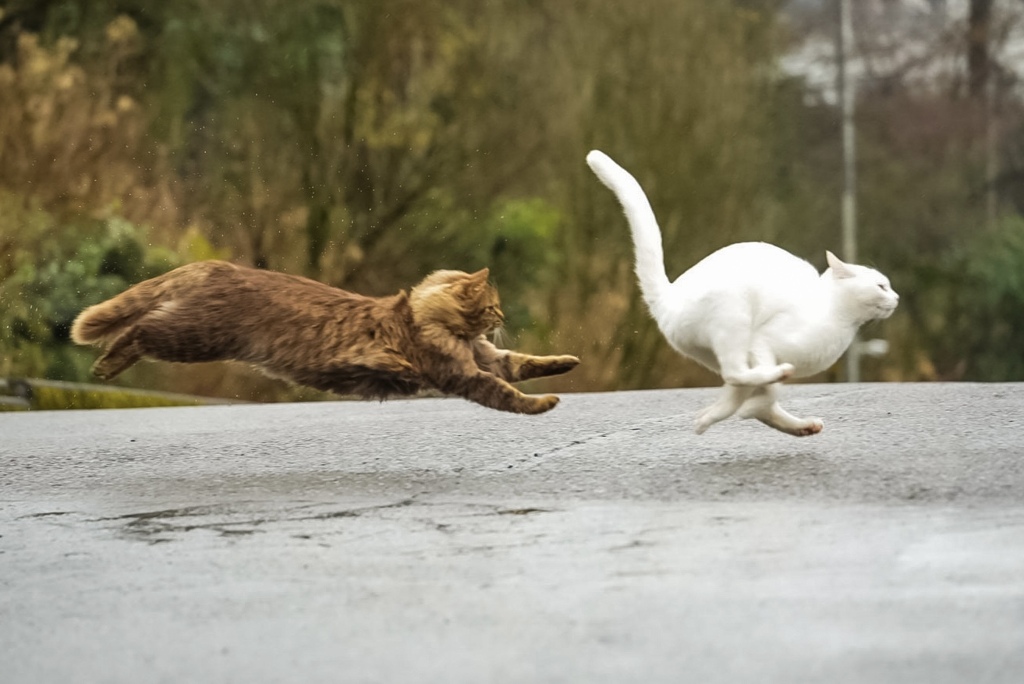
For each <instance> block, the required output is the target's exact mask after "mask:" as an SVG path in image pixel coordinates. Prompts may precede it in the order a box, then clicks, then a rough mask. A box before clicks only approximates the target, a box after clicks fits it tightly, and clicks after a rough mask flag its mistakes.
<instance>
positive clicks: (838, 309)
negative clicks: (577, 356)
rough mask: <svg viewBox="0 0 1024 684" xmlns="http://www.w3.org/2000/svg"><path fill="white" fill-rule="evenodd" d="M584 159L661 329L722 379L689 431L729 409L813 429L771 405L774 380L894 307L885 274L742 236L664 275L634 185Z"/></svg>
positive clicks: (804, 366)
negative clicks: (615, 205) (627, 242)
mask: <svg viewBox="0 0 1024 684" xmlns="http://www.w3.org/2000/svg"><path fill="white" fill-rule="evenodd" d="M587 163H588V164H589V165H590V168H591V169H593V171H594V173H595V174H597V177H598V178H600V179H601V181H602V182H603V183H604V184H605V185H607V186H608V187H609V188H610V189H611V190H612V192H614V193H615V195H616V196H617V197H618V199H619V202H620V203H621V204H622V206H623V209H624V210H625V214H626V218H627V219H628V221H629V226H630V229H631V231H632V233H633V242H634V245H635V248H636V273H637V277H638V279H639V281H640V288H641V290H642V292H643V297H644V301H645V302H646V303H647V306H648V308H649V309H650V311H651V315H652V316H653V317H654V319H655V321H657V323H658V327H659V328H660V329H661V332H662V333H663V334H664V335H665V338H666V339H667V340H668V342H669V344H671V345H672V347H673V348H674V349H675V350H676V351H678V352H679V353H681V354H683V355H685V356H688V357H690V358H692V359H695V360H696V361H698V362H699V363H701V364H703V365H704V366H706V367H707V368H709V369H711V370H713V371H715V372H716V373H718V374H719V375H721V376H722V379H723V380H724V381H725V387H724V392H723V394H722V397H721V398H720V399H719V400H718V401H717V402H715V403H714V404H712V405H711V406H709V407H708V408H707V409H705V410H704V411H703V412H702V413H701V414H700V416H699V417H698V418H697V424H696V428H697V432H698V433H701V432H704V430H706V429H707V428H708V427H710V426H711V425H713V424H714V423H716V422H718V421H720V420H724V419H725V418H728V417H729V416H731V415H733V414H734V413H737V412H738V413H739V415H740V416H742V417H744V418H757V419H758V420H760V421H762V422H764V423H766V424H768V425H770V426H771V427H774V428H776V429H778V430H782V431H783V432H787V433H790V434H794V435H811V434H815V433H817V432H820V431H821V428H822V423H821V421H820V420H818V419H817V418H810V419H801V418H797V417H795V416H792V415H790V414H789V413H786V412H785V411H784V410H783V409H782V407H780V406H779V404H778V401H777V400H776V396H775V395H776V383H778V382H780V381H782V380H785V379H786V378H789V377H803V376H807V375H813V374H814V373H818V372H820V371H823V370H825V369H826V368H828V367H829V366H831V365H832V364H833V363H835V361H836V360H837V359H838V358H839V357H840V356H841V355H842V354H843V352H844V351H846V348H847V347H849V346H850V342H851V341H852V340H853V337H854V335H855V334H856V332H857V329H858V328H859V327H860V326H861V325H863V324H864V323H866V322H868V321H871V320H875V319H881V318H888V317H889V316H890V315H892V312H893V311H895V309H896V305H897V303H898V302H899V295H897V294H896V293H895V292H894V291H893V290H892V287H891V286H890V284H889V280H888V278H886V277H885V276H884V275H882V274H881V273H879V272H878V271H876V270H874V269H872V268H868V267H866V266H858V265H856V264H846V263H843V262H842V261H840V260H839V259H838V258H837V257H836V256H835V255H834V254H832V253H831V252H826V258H827V260H828V264H829V268H828V269H826V270H825V272H824V273H822V274H821V275H819V274H818V272H817V271H816V270H815V268H814V267H813V266H811V265H810V264H809V263H807V262H806V261H804V260H803V259H800V258H798V257H795V256H793V255H792V254H790V253H789V252H787V251H785V250H784V249H781V248H779V247H776V246H774V245H769V244H766V243H764V242H742V243H737V244H734V245H729V246H728V247H724V248H722V249H720V250H718V251H717V252H714V253H713V254H711V255H709V256H707V257H705V258H704V259H703V260H701V261H700V262H699V263H697V264H696V265H695V266H694V267H693V268H691V269H690V270H688V271H686V272H685V273H683V274H682V275H681V276H679V278H678V279H677V280H676V281H675V282H669V279H668V276H667V275H666V273H665V265H664V257H663V252H662V247H661V230H660V229H659V228H658V222H657V220H656V218H655V216H654V212H653V211H652V210H651V205H650V203H649V202H648V200H647V196H646V194H645V193H644V191H643V189H642V188H641V187H640V184H639V183H637V182H636V179H634V178H633V176H631V175H630V174H629V173H628V172H627V171H626V170H625V169H623V168H622V167H620V166H619V165H618V164H616V163H615V162H614V161H612V160H611V159H610V158H609V157H608V156H607V155H605V154H604V153H602V152H599V151H597V150H594V151H592V152H591V153H590V154H588V155H587Z"/></svg>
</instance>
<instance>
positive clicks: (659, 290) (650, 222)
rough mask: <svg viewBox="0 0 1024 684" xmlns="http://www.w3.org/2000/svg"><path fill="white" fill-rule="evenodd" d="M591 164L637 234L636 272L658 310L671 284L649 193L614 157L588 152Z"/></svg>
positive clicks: (646, 297)
mask: <svg viewBox="0 0 1024 684" xmlns="http://www.w3.org/2000/svg"><path fill="white" fill-rule="evenodd" d="M587 164H588V165H589V166H590V168H591V169H592V170H593V171H594V173H595V174H597V177H598V178H599V179H601V182H602V183H604V184H605V185H607V186H608V187H609V188H610V189H611V191H612V192H614V193H615V196H616V197H618V198H619V202H620V203H621V204H622V208H623V210H624V211H625V213H626V220H628V221H629V228H630V231H632V233H633V245H634V248H635V250H636V275H637V278H638V279H639V281H640V291H641V292H642V293H643V295H644V301H645V302H647V306H648V308H650V310H651V311H652V312H655V311H656V308H657V306H658V303H659V302H660V301H661V299H662V297H663V296H664V294H665V292H666V291H667V290H668V287H669V285H670V282H669V279H668V275H667V274H666V273H665V254H664V252H663V251H662V247H661V229H660V228H659V227H658V219H657V218H655V216H654V210H653V209H651V203H650V202H649V201H648V200H647V194H646V193H644V190H643V188H641V187H640V184H639V183H637V181H636V179H635V178H633V176H632V175H630V173H629V172H628V171H626V170H625V169H624V168H622V167H621V166H619V165H618V164H616V163H615V162H614V161H612V159H611V157H609V156H608V155H606V154H605V153H604V152H601V151H599V150H592V151H591V152H590V154H588V155H587Z"/></svg>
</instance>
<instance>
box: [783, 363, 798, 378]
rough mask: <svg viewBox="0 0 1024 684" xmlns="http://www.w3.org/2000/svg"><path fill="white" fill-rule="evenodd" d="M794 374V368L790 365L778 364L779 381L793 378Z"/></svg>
mask: <svg viewBox="0 0 1024 684" xmlns="http://www.w3.org/2000/svg"><path fill="white" fill-rule="evenodd" d="M795 372H796V366H794V365H793V364H791V363H780V364H779V380H780V381H781V380H785V379H786V378H791V377H793V373H795Z"/></svg>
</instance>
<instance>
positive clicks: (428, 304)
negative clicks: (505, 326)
mask: <svg viewBox="0 0 1024 684" xmlns="http://www.w3.org/2000/svg"><path fill="white" fill-rule="evenodd" d="M489 273H490V272H489V271H488V269H486V268H484V269H481V270H479V271H477V272H476V273H464V272H462V271H435V272H434V273H431V274H430V275H429V276H427V277H426V278H424V279H423V281H422V282H421V283H420V284H419V285H417V286H416V287H414V288H413V290H412V293H411V294H410V302H411V304H412V308H413V311H414V312H415V314H416V316H417V317H418V318H420V320H423V321H431V322H435V323H440V324H442V325H444V326H445V327H446V328H448V329H449V330H451V331H452V333H454V334H456V335H459V336H461V337H466V338H472V337H476V336H478V335H482V334H485V333H488V332H490V331H491V330H494V329H495V328H498V327H500V326H501V324H502V322H503V321H504V320H505V316H504V314H503V313H502V311H501V302H500V300H499V299H498V291H497V290H496V289H495V288H494V287H493V286H492V285H491V284H490V283H488V282H487V276H488V275H489Z"/></svg>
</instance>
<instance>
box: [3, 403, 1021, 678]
mask: <svg viewBox="0 0 1024 684" xmlns="http://www.w3.org/2000/svg"><path fill="white" fill-rule="evenodd" d="M785 395H786V401H785V404H786V405H787V407H788V408H789V409H790V410H791V411H793V412H794V413H797V414H806V415H817V416H819V417H821V418H823V419H824V421H825V431H824V432H823V433H822V434H821V435H819V436H816V437H809V438H802V439H799V438H793V437H789V436H786V435H782V434H779V433H776V432H773V431H771V430H769V429H768V428H765V427H764V426H762V425H760V424H758V423H756V422H750V421H739V420H735V419H734V420H730V421H727V422H724V423H721V424H719V425H716V426H715V427H713V428H712V429H711V430H710V431H709V432H708V433H707V434H705V435H703V436H700V437H698V436H696V435H695V434H693V432H692V429H691V424H692V421H693V418H694V416H695V414H696V412H697V410H698V409H699V407H701V406H702V405H704V404H706V403H708V402H709V401H710V400H711V398H712V397H713V396H714V391H713V390H680V391H658V392H620V393H614V394H592V395H583V394H580V395H567V396H565V397H564V398H563V402H562V404H561V405H560V406H559V407H558V408H557V409H555V410H554V411H553V412H551V413H549V414H547V415H543V416H536V417H526V416H514V415H507V414H501V413H497V412H493V411H489V410H486V409H483V408H480V407H478V406H475V405H472V404H469V403H466V402H463V401H461V400H457V399H453V400H417V401H402V402H389V403H385V404H376V403H357V402H337V403H317V404H292V405H261V406H252V405H248V406H217V407H204V408H179V409H139V410H125V411H92V412H63V413H62V412H53V413H47V412H39V413H21V414H0V535H2V536H0V681H2V682H4V683H5V684H44V683H48V682H53V683H61V684H63V683H71V682H74V683H81V682H131V683H140V682H246V683H249V682H302V683H304V684H305V683H316V682H367V683H369V682H385V683H394V682H398V683H401V682H432V683H433V682H436V683H438V684H442V683H443V684H451V683H459V682H467V683H470V682H471V683H474V684H477V683H486V682H542V683H546V682H566V683H576V682H580V683H584V682H643V683H645V684H647V683H658V682H673V683H674V682H730V683H731V682H785V683H787V684H789V683H794V682H829V683H831V684H835V683H845V682H871V683H876V682H928V683H929V684H936V683H941V682H958V683H959V682H971V683H973V684H977V683H982V682H1007V683H1009V682H1014V683H1019V682H1024V446H1022V441H1024V429H1022V428H1024V385H972V384H955V385H954V384H934V385H852V386H851V385H805V386H794V387H789V388H787V389H786V391H785Z"/></svg>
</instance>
